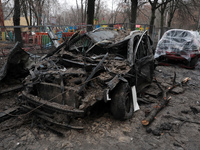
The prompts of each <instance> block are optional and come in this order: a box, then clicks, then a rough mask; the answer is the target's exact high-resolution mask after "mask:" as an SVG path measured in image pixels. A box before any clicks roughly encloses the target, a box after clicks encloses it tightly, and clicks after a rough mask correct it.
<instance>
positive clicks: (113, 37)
mask: <svg viewBox="0 0 200 150" xmlns="http://www.w3.org/2000/svg"><path fill="white" fill-rule="evenodd" d="M16 48H18V49H20V47H19V46H17V47H16ZM30 59H33V58H31V57H30ZM33 62H34V61H31V62H29V63H28V61H26V63H24V64H26V65H22V67H25V66H29V67H28V68H24V69H25V70H26V71H27V76H26V78H25V79H24V81H23V82H24V85H25V87H26V88H25V89H24V90H23V91H22V94H21V95H20V99H22V101H24V102H25V105H26V106H28V107H29V108H32V109H33V108H34V109H38V110H39V111H42V112H43V113H45V114H46V113H51V114H53V113H55V112H57V113H61V114H65V115H67V116H73V117H82V116H84V115H85V114H86V113H87V112H88V111H89V110H90V108H91V107H92V106H93V105H94V104H96V103H98V102H100V101H103V102H105V103H108V104H109V105H110V111H111V113H112V115H113V116H114V117H115V118H116V119H120V120H125V119H129V118H131V116H132V114H133V99H134V97H133V96H132V93H133V92H135V91H134V89H135V88H136V91H137V92H140V91H141V90H142V89H143V88H144V87H146V86H147V85H149V84H150V83H151V81H152V78H153V70H154V54H153V50H152V41H151V39H150V37H149V36H148V35H147V32H140V31H134V32H131V33H129V32H126V31H115V30H96V31H91V32H87V33H85V34H79V33H75V34H74V35H73V36H72V37H71V38H70V39H69V40H68V41H66V42H64V43H63V44H61V45H60V46H59V47H57V48H56V50H54V51H52V52H50V53H48V54H47V55H45V56H43V57H42V58H41V59H37V62H36V63H33ZM27 64H28V65H27ZM31 64H32V65H31ZM11 66H12V65H11Z"/></svg>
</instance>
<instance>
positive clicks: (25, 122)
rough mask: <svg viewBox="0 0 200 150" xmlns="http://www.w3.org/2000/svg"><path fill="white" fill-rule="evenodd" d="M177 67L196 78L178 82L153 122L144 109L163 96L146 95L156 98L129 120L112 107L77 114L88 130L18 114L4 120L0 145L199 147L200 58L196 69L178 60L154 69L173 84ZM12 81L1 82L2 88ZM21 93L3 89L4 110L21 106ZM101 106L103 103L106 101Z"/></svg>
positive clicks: (182, 74) (0, 103)
mask: <svg viewBox="0 0 200 150" xmlns="http://www.w3.org/2000/svg"><path fill="white" fill-rule="evenodd" d="M0 60H4V58H3V57H2V59H0ZM1 63H2V61H1ZM174 72H176V82H180V81H182V80H183V79H184V78H185V77H190V78H191V80H190V81H189V82H188V83H186V84H185V85H183V86H180V87H177V89H176V90H174V92H173V93H172V92H170V93H169V96H171V100H170V101H169V104H168V105H167V106H166V107H164V108H163V109H162V110H161V111H160V112H159V113H158V114H157V116H156V118H155V120H154V121H153V122H152V124H150V125H149V126H148V127H145V126H143V125H142V123H141V121H142V120H143V119H144V118H145V112H148V111H150V110H152V109H154V106H155V105H156V103H159V100H161V97H160V96H159V97H157V98H155V97H152V96H149V95H146V98H147V99H151V100H154V101H155V102H156V103H151V104H145V103H141V102H140V103H139V105H140V110H139V111H137V112H135V113H134V116H133V117H132V118H131V119H129V120H126V121H118V120H115V119H114V118H113V117H112V115H111V114H110V113H109V112H108V111H103V112H99V113H95V115H89V116H87V117H85V118H83V119H80V118H79V119H75V122H78V123H79V124H81V125H82V126H83V127H84V130H71V129H63V128H59V127H55V126H52V127H51V128H53V129H55V130H56V131H59V133H62V134H63V135H64V136H59V133H56V132H52V130H51V129H49V128H46V127H45V126H44V125H45V123H44V122H42V121H40V120H38V119H37V118H35V117H34V116H33V115H31V114H28V115H25V116H23V115H16V116H13V117H12V118H11V119H9V120H6V121H4V122H2V123H0V141H1V142H0V149H19V150H23V149H45V150H51V149H52V150H53V149H79V150H80V149H99V150H101V149H102V150H104V149H123V150H124V149H127V150H128V149H139V150H143V149H144V150H146V149H147V150H149V149H154V150H157V149H163V150H165V149H166V150H168V149H172V150H173V149H174V150H177V149H178V150H185V149H189V150H198V149H200V143H199V141H200V136H199V134H200V111H199V110H200V99H199V96H200V94H199V93H200V63H199V64H198V66H197V67H196V68H195V69H194V70H188V69H184V68H180V67H179V66H158V67H156V69H155V77H156V78H157V80H158V82H160V83H162V84H161V85H162V86H165V85H168V84H172V79H173V77H174ZM9 84H10V85H11V86H12V84H11V83H9ZM9 84H8V85H1V88H2V87H6V86H9ZM154 84H155V83H154ZM150 88H153V87H150ZM157 90H158V89H157ZM18 94H19V93H18V92H12V93H8V94H3V95H1V96H0V112H2V111H5V110H7V109H9V108H11V107H14V106H16V105H17V103H18V101H17V95H18ZM138 97H140V95H138ZM99 107H100V106H99ZM101 109H104V108H103V107H102V106H101ZM163 126H164V127H163ZM147 131H148V132H147Z"/></svg>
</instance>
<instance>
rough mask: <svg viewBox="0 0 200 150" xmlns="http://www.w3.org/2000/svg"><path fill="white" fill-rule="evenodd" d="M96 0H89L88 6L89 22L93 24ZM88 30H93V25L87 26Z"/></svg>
mask: <svg viewBox="0 0 200 150" xmlns="http://www.w3.org/2000/svg"><path fill="white" fill-rule="evenodd" d="M94 5H95V0H88V7H87V24H88V25H93V20H94V8H95V6H94ZM87 30H88V31H90V30H92V28H91V27H88V28H87Z"/></svg>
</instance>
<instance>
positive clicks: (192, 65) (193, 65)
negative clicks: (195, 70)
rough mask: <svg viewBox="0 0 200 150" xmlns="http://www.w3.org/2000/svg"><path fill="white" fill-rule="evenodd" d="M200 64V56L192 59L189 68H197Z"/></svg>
mask: <svg viewBox="0 0 200 150" xmlns="http://www.w3.org/2000/svg"><path fill="white" fill-rule="evenodd" d="M197 62H198V56H195V57H193V58H191V60H190V62H188V64H187V66H188V67H195V66H196V64H197Z"/></svg>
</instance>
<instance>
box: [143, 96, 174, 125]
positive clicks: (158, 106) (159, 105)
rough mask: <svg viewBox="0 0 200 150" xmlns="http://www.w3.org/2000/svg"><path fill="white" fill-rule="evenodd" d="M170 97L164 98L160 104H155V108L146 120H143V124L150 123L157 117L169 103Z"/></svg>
mask: <svg viewBox="0 0 200 150" xmlns="http://www.w3.org/2000/svg"><path fill="white" fill-rule="evenodd" d="M170 99H171V97H169V98H168V99H164V98H163V99H162V101H161V102H160V103H159V104H158V105H156V106H154V109H153V110H152V111H151V112H150V113H149V115H148V116H147V117H146V118H145V119H144V120H142V124H143V125H144V126H147V125H149V124H150V123H151V122H152V121H153V120H154V119H155V117H156V115H157V114H158V112H160V111H161V110H162V109H163V108H164V107H165V106H166V105H167V104H168V103H169V100H170Z"/></svg>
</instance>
